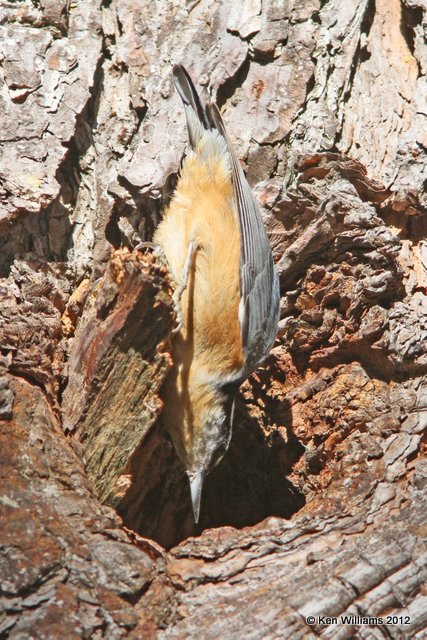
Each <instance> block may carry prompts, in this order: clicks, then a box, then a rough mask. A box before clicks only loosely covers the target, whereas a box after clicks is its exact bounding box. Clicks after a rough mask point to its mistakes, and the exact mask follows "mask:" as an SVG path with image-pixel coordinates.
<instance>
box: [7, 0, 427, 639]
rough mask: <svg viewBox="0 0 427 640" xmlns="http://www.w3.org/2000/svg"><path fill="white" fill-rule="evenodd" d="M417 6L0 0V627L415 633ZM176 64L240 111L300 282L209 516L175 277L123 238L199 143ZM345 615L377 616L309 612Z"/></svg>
mask: <svg viewBox="0 0 427 640" xmlns="http://www.w3.org/2000/svg"><path fill="white" fill-rule="evenodd" d="M425 23H426V7H425V3H424V2H422V1H421V0H376V2H373V0H352V1H351V2H346V3H343V2H340V1H339V0H328V1H327V2H319V1H318V0H309V1H307V0H291V1H290V2H287V3H276V2H270V1H269V0H266V1H265V2H263V3H261V2H257V1H255V2H241V3H231V5H230V3H226V2H218V3H213V4H212V3H209V2H207V1H206V0H200V1H199V2H190V3H186V4H183V3H181V2H178V1H177V2H175V1H174V2H163V1H160V2H156V3H145V6H142V5H141V4H140V3H136V2H134V1H133V0H113V1H112V2H101V1H100V2H92V1H89V0H87V1H86V0H82V2H79V3H74V4H73V3H71V4H69V3H66V2H51V1H50V0H43V1H41V2H40V3H33V2H31V1H30V0H20V1H19V2H15V3H4V5H3V6H2V7H1V10H0V31H1V36H2V37H1V38H0V46H1V49H2V80H1V81H2V83H3V89H2V92H1V98H0V100H1V101H2V107H3V108H2V113H3V122H2V132H3V133H2V135H1V137H0V144H1V147H2V153H1V154H0V179H1V191H0V193H1V198H0V207H1V210H0V272H1V276H2V280H1V283H0V293H1V308H0V349H1V354H2V359H1V361H0V425H1V438H2V447H1V467H0V475H1V485H0V518H1V523H0V545H1V547H0V548H1V554H0V603H1V605H0V606H1V617H0V635H1V636H2V637H3V636H4V637H11V638H13V637H16V638H23V637H29V635H30V634H33V635H34V634H39V635H44V636H46V637H49V638H63V637H64V636H66V637H67V638H68V637H70V638H73V637H76V638H80V637H82V638H85V637H91V638H104V637H105V638H124V637H127V638H141V637H165V638H169V637H174V638H188V637H190V638H191V637H197V638H199V637H201V636H202V637H206V638H210V637H218V636H223V637H227V638H241V637H242V636H248V637H250V638H266V637H267V638H270V637H271V638H280V637H283V638H289V637H292V638H314V637H323V638H352V637H359V638H389V637H392V638H401V637H406V638H422V637H424V635H425V633H426V630H425V629H426V627H427V619H426V611H427V606H426V604H427V603H426V594H425V587H424V585H425V579H426V577H425V567H426V560H425V558H426V555H425V554H426V546H425V540H426V535H425V530H426V529H425V527H426V517H425V514H426V512H427V504H426V500H427V498H426V492H425V486H426V477H427V467H426V462H425V440H424V439H423V437H424V434H425V428H426V426H427V425H426V415H427V414H426V409H427V394H426V388H427V384H426V382H427V353H426V349H427V348H426V344H427V340H426V335H427V309H426V306H427V305H426V292H427V243H426V236H427V223H426V220H427V218H426V214H425V205H426V194H425V189H424V180H425V166H426V156H425V146H426V141H425V131H426V127H425V117H426V116H425V107H424V105H425V100H426V94H427V86H426V84H425V73H426V65H427V57H426V56H427V54H426V51H427V48H426V44H425V40H424V29H425ZM171 62H182V63H183V64H185V65H186V66H187V67H188V69H189V71H190V73H191V74H192V76H193V77H194V79H195V80H196V82H197V83H198V84H199V87H200V88H201V89H203V87H207V86H209V89H210V91H211V92H212V95H213V98H214V99H216V100H217V102H218V104H219V106H220V107H221V108H222V111H223V114H224V119H225V121H226V123H227V125H228V129H229V130H230V133H231V135H232V137H233V139H234V140H235V143H236V148H237V149H238V153H239V155H240V157H241V158H242V160H243V163H244V165H245V168H246V169H247V174H248V178H249V181H250V183H251V185H253V187H254V191H255V193H256V196H257V198H258V200H259V202H260V203H261V206H262V208H263V214H264V217H265V222H266V226H267V228H268V232H269V235H270V239H271V242H272V246H273V250H274V255H275V258H276V261H277V264H278V268H279V271H280V278H281V286H282V314H281V323H280V330H279V337H278V340H277V343H276V345H275V347H274V349H273V352H272V354H271V356H270V357H269V359H268V361H267V362H266V363H265V365H264V366H263V367H262V368H261V369H260V370H259V371H258V372H256V374H254V375H253V376H252V377H251V379H250V380H248V381H247V382H246V383H245V385H244V386H243V387H242V390H241V393H240V396H239V399H238V406H237V415H236V422H235V429H234V434H233V438H232V442H231V445H230V449H229V452H228V453H227V456H226V457H225V458H224V459H223V461H222V462H221V464H220V465H219V466H218V467H217V468H216V469H215V470H214V471H213V472H212V474H211V476H210V477H209V479H208V482H207V484H206V489H205V493H204V496H203V504H202V513H201V521H200V526H199V527H198V528H195V527H194V523H193V521H192V518H191V504H190V500H189V492H188V484H187V480H186V477H185V474H184V472H183V469H182V467H181V465H180V464H179V461H178V460H177V457H176V454H175V452H174V450H173V447H172V445H171V443H170V441H169V439H168V437H167V435H166V433H165V429H164V425H162V418H161V384H162V381H163V379H164V377H165V375H166V374H167V370H168V366H169V355H168V353H169V344H170V343H169V340H170V330H171V327H172V322H173V310H172V305H171V299H170V284H169V279H168V276H167V274H166V270H165V269H164V268H163V266H162V264H161V262H159V261H157V260H154V258H153V257H152V256H151V255H145V254H143V253H141V252H138V251H135V250H132V247H133V246H135V244H136V242H138V240H139V238H142V239H150V238H151V235H152V232H153V229H154V228H155V226H156V224H157V221H158V219H159V215H160V212H161V208H162V206H163V205H164V203H165V202H166V201H167V198H168V197H169V194H170V191H171V189H172V188H173V183H174V180H175V179H176V173H177V171H178V168H179V162H180V158H181V155H182V152H183V149H184V141H185V138H186V133H185V123H184V116H183V113H182V109H181V106H180V104H179V99H178V98H177V96H176V95H175V93H174V92H173V89H172V84H171V76H170V65H171ZM61 405H62V406H61ZM100 498H101V499H103V500H104V501H106V503H108V504H110V505H113V506H115V507H116V509H117V510H118V512H119V514H120V515H121V516H122V519H123V522H124V524H125V525H126V527H127V529H126V528H125V529H124V528H123V526H122V523H121V521H120V519H119V518H118V517H117V515H116V514H115V513H114V511H113V510H111V509H110V508H108V507H107V506H105V505H104V506H102V505H101V503H100ZM227 525H228V526H227ZM138 534H142V535H143V536H149V537H150V538H151V539H147V538H142V537H140V535H138ZM189 536H193V537H189ZM160 545H163V547H164V548H162V546H160ZM165 548H166V549H168V551H166V549H165ZM344 613H349V614H353V615H356V616H357V615H359V616H363V615H367V616H381V617H383V618H384V621H383V623H382V624H380V623H379V622H378V623H377V624H374V623H373V622H371V625H370V626H364V625H362V624H361V622H360V620H359V621H357V620H353V623H349V624H347V625H344V624H337V625H336V624H334V623H333V621H327V620H325V619H322V618H320V619H319V616H340V615H341V614H344ZM388 614H392V615H397V616H398V619H397V621H396V624H392V625H387V624H386V622H387V621H386V616H387V615H388ZM310 615H312V616H315V618H316V620H315V622H314V623H313V624H310V623H309V622H307V616H310ZM404 616H409V621H408V623H407V624H406V623H405V619H404Z"/></svg>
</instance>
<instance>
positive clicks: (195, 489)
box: [188, 470, 204, 524]
mask: <svg viewBox="0 0 427 640" xmlns="http://www.w3.org/2000/svg"><path fill="white" fill-rule="evenodd" d="M188 477H189V479H190V490H191V502H192V504H193V514H194V522H195V523H196V524H197V523H198V522H199V514H200V500H201V497H202V487H203V477H204V473H203V471H202V470H200V471H196V472H191V473H189V474H188Z"/></svg>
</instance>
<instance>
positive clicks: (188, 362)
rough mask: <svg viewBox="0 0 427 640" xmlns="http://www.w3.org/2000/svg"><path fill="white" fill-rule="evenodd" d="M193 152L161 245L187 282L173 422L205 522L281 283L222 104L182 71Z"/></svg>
mask: <svg viewBox="0 0 427 640" xmlns="http://www.w3.org/2000/svg"><path fill="white" fill-rule="evenodd" d="M173 81H174V84H175V87H176V89H177V91H178V93H179V95H180V97H181V100H182V101H183V103H184V108H185V115H186V119H187V127H188V134H189V138H190V145H191V150H190V151H189V152H188V154H187V156H186V157H185V159H184V161H183V163H182V167H181V172H180V176H179V180H178V183H177V186H176V190H175V193H174V195H173V198H172V200H171V202H170V205H169V207H168V208H167V210H166V211H165V214H164V218H163V221H162V222H161V223H160V225H159V227H158V229H157V231H156V233H155V236H154V241H155V243H156V244H158V245H160V247H161V248H162V250H163V252H164V254H165V256H166V258H167V261H168V263H169V268H170V270H171V273H172V275H173V277H174V279H175V280H176V282H177V283H178V291H179V300H180V303H179V304H180V316H181V325H180V327H179V329H178V331H177V333H176V336H175V338H174V344H173V368H172V370H171V372H170V374H169V376H168V378H167V380H166V383H165V388H164V401H165V408H164V419H165V424H166V427H167V429H168V431H169V433H170V435H171V437H172V441H173V443H174V446H175V448H176V451H177V453H178V455H179V457H180V458H181V460H182V462H183V464H184V466H185V468H186V471H187V475H188V476H189V479H190V487H191V499H192V504H193V513H194V520H195V522H198V519H199V511H200V499H201V492H202V485H203V480H204V478H205V476H206V475H207V473H208V472H209V470H210V469H212V467H214V466H215V465H216V464H217V463H218V462H219V461H220V460H221V458H222V457H223V455H224V454H225V452H226V451H227V448H228V445H229V442H230V438H231V427H232V421H233V410H234V396H235V394H236V391H237V390H238V388H239V386H240V384H241V383H242V382H243V380H244V379H245V378H247V377H248V376H249V375H250V374H251V373H252V372H253V371H254V369H256V367H257V366H258V365H259V364H260V363H261V362H262V361H263V360H264V358H265V357H266V356H267V354H268V352H269V351H270V349H271V346H272V344H273V342H274V339H275V337H276V331H277V323H278V318H279V280H278V276H277V272H276V269H275V266H274V263H273V257H272V254H271V249H270V246H269V243H268V240H267V236H266V233H265V230H264V226H263V223H262V219H261V216H260V213H259V211H258V206H257V203H256V201H255V198H254V196H253V194H252V192H251V190H250V187H249V184H248V182H247V180H246V178H245V175H244V173H243V171H242V168H241V166H240V163H239V160H238V158H237V156H236V154H235V152H234V150H233V148H232V145H231V141H230V138H229V137H228V134H227V132H226V130H225V127H224V123H223V121H222V118H221V115H220V113H219V110H218V108H217V106H216V105H215V104H213V103H211V104H208V105H206V106H205V107H203V106H202V104H201V102H200V99H199V96H198V95H197V92H196V89H195V87H194V85H193V82H192V81H191V78H190V76H189V75H188V73H187V71H186V70H185V69H184V67H183V66H181V65H176V66H174V68H173Z"/></svg>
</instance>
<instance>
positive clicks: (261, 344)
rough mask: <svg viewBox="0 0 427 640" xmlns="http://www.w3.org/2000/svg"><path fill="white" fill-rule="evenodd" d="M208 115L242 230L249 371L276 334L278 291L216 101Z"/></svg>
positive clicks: (243, 320)
mask: <svg viewBox="0 0 427 640" xmlns="http://www.w3.org/2000/svg"><path fill="white" fill-rule="evenodd" d="M207 114H208V116H209V119H210V120H211V122H212V123H213V124H214V125H215V127H216V128H217V129H218V131H219V132H220V133H221V135H222V136H223V137H224V139H225V141H226V143H227V148H228V153H229V155H230V160H231V167H232V179H233V186H234V193H235V199H236V207H237V213H238V217H239V223H240V232H241V253H240V295H241V298H240V306H239V319H240V327H241V335H242V346H243V353H244V356H245V368H246V369H247V371H248V372H249V371H252V370H253V369H255V368H256V367H257V366H258V364H259V363H260V362H261V361H262V360H263V359H264V358H265V357H266V356H267V354H268V352H269V351H270V349H271V347H272V345H273V342H274V339H275V337H276V333H277V324H278V320H279V303H280V290H279V279H278V275H277V271H276V268H275V265H274V262H273V256H272V253H271V248H270V244H269V242H268V238H267V234H266V232H265V229H264V225H263V222H262V218H261V214H260V212H259V209H258V205H257V202H256V200H255V197H254V195H253V193H252V191H251V188H250V186H249V184H248V181H247V180H246V177H245V174H244V173H243V170H242V167H241V165H240V161H239V159H238V158H237V155H236V153H235V151H234V149H233V146H232V144H231V140H230V138H229V136H228V133H227V131H226V129H225V126H224V123H223V121H222V118H221V115H220V113H219V111H218V108H217V106H216V105H215V104H211V105H209V107H208V109H207Z"/></svg>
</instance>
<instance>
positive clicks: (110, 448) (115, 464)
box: [63, 249, 172, 504]
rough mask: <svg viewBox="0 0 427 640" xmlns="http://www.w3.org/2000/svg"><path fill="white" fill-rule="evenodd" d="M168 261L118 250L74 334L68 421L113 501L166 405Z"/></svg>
mask: <svg viewBox="0 0 427 640" xmlns="http://www.w3.org/2000/svg"><path fill="white" fill-rule="evenodd" d="M167 275H168V274H167V271H166V269H165V268H163V269H160V270H158V271H157V273H156V271H155V267H154V266H153V259H152V257H151V256H149V255H146V256H144V255H142V254H140V253H139V252H134V253H129V251H128V250H127V249H124V250H121V251H116V252H115V253H114V254H113V255H112V257H111V259H110V262H109V264H108V267H107V270H106V272H105V275H104V276H103V278H101V280H100V281H97V282H96V283H95V284H94V285H93V287H92V289H91V290H90V291H89V293H88V302H87V304H86V308H85V310H84V312H83V315H82V318H81V320H80V323H79V328H78V330H77V333H76V335H75V338H74V340H73V347H72V350H71V353H70V358H69V366H68V378H69V382H68V385H67V388H66V390H65V393H64V397H63V427H64V429H65V430H66V432H71V433H73V435H74V437H75V438H76V439H77V440H78V441H79V442H81V444H82V453H83V456H84V459H85V463H86V471H87V474H88V477H89V479H90V481H91V482H92V483H93V485H94V486H95V487H96V489H97V491H98V494H99V497H100V499H101V500H102V501H107V502H109V503H110V504H114V503H115V502H116V501H117V499H118V498H117V496H119V495H120V494H121V493H123V491H124V490H125V487H126V478H123V477H122V476H124V475H125V472H126V467H127V464H128V462H129V460H130V458H131V456H132V454H133V453H134V452H135V450H136V449H137V448H138V447H139V446H140V445H141V443H142V442H143V440H144V438H145V437H146V435H147V433H148V432H149V431H150V428H151V426H152V425H153V424H154V422H155V421H156V419H157V417H158V415H159V413H160V412H161V406H162V405H161V401H160V398H159V389H160V387H161V385H162V383H163V381H164V378H165V375H166V373H167V371H168V368H169V363H170V357H169V356H168V352H167V347H166V345H165V340H166V339H167V338H168V337H169V335H170V332H171V327H172V311H171V299H170V298H171V296H170V290H168V285H167Z"/></svg>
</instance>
